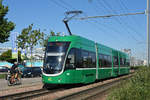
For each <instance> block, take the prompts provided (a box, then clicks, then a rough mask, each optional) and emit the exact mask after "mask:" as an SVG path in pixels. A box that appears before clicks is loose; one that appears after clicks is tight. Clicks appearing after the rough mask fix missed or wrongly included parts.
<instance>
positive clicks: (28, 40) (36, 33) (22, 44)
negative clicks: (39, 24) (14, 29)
mask: <svg viewBox="0 0 150 100" xmlns="http://www.w3.org/2000/svg"><path fill="white" fill-rule="evenodd" d="M43 34H44V33H43V32H41V31H40V29H33V24H31V25H29V26H28V27H27V28H24V29H23V30H22V32H21V34H20V35H19V36H18V37H17V40H18V48H21V49H26V48H28V47H29V48H30V49H31V62H32V59H33V56H32V54H33V49H34V47H35V46H36V45H37V44H38V42H39V40H40V39H42V37H43ZM31 66H32V64H31Z"/></svg>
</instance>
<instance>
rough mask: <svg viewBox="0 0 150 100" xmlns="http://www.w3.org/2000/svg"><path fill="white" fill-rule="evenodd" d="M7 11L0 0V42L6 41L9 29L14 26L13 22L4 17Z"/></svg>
mask: <svg viewBox="0 0 150 100" xmlns="http://www.w3.org/2000/svg"><path fill="white" fill-rule="evenodd" d="M7 12H8V6H6V7H5V6H4V5H3V4H2V0H0V43H4V42H7V41H8V37H9V36H10V31H12V30H13V29H14V27H15V25H14V23H13V22H11V21H8V19H7V18H4V17H5V16H6V14H7Z"/></svg>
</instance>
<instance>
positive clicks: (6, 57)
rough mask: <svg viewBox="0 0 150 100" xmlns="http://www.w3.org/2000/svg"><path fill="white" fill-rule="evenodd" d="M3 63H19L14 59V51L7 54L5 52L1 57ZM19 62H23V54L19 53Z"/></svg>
mask: <svg viewBox="0 0 150 100" xmlns="http://www.w3.org/2000/svg"><path fill="white" fill-rule="evenodd" d="M0 60H1V61H8V62H10V63H13V62H14V61H17V59H12V50H8V51H6V52H3V53H2V54H1V55H0ZM18 61H19V62H21V52H20V51H18Z"/></svg>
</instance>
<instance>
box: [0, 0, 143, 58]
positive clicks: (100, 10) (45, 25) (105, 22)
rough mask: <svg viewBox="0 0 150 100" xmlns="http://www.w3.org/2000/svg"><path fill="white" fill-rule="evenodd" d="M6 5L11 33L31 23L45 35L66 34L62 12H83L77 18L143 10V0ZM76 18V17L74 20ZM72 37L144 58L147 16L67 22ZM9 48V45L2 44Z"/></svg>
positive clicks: (15, 0) (33, 0)
mask: <svg viewBox="0 0 150 100" xmlns="http://www.w3.org/2000/svg"><path fill="white" fill-rule="evenodd" d="M3 1H4V2H3V4H4V5H7V6H9V12H8V14H7V16H6V17H7V18H8V20H10V21H13V22H14V23H15V24H16V27H15V29H14V30H13V32H18V33H21V30H22V29H23V28H26V27H27V26H28V25H29V24H32V23H33V24H34V28H35V29H39V28H40V29H41V31H43V32H45V33H49V31H50V30H53V31H55V32H64V33H65V34H66V35H67V34H68V32H67V30H66V28H65V25H64V23H63V22H62V20H63V18H64V17H65V14H64V13H65V12H66V11H70V10H82V11H83V14H81V15H79V16H77V17H78V18H79V17H85V16H98V15H108V14H123V13H136V12H143V11H145V10H146V0H3ZM77 17H76V18H77ZM69 26H70V29H71V31H72V33H73V34H76V35H80V36H84V37H86V38H88V39H91V40H94V41H96V42H98V43H101V44H104V45H107V46H109V47H112V48H115V49H118V50H120V49H123V48H127V49H128V48H129V49H131V50H132V55H133V56H135V57H137V58H141V59H144V58H145V57H146V15H135V16H123V17H112V18H98V19H88V20H77V19H73V20H71V21H70V22H69ZM1 46H11V42H10V41H9V42H7V43H4V44H1Z"/></svg>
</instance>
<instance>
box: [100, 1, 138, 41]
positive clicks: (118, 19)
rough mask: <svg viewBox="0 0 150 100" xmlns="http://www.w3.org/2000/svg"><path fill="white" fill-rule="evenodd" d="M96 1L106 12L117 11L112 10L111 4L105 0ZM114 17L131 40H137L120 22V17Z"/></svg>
mask: <svg viewBox="0 0 150 100" xmlns="http://www.w3.org/2000/svg"><path fill="white" fill-rule="evenodd" d="M97 1H98V2H99V4H101V5H102V6H103V7H104V8H105V9H106V10H107V11H108V12H111V13H112V12H113V13H114V14H117V12H116V11H114V10H113V8H112V6H111V5H110V4H109V3H108V2H107V1H106V0H101V1H102V2H100V1H99V0H97ZM114 19H115V20H116V22H117V23H119V24H120V25H121V26H122V28H123V29H124V30H125V31H126V32H127V33H128V35H129V36H130V37H131V38H132V39H133V40H135V41H136V42H139V40H138V39H137V38H135V36H134V35H132V34H131V33H130V31H128V30H127V28H125V27H127V26H126V25H124V24H122V21H121V19H120V17H118V18H116V17H114Z"/></svg>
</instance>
